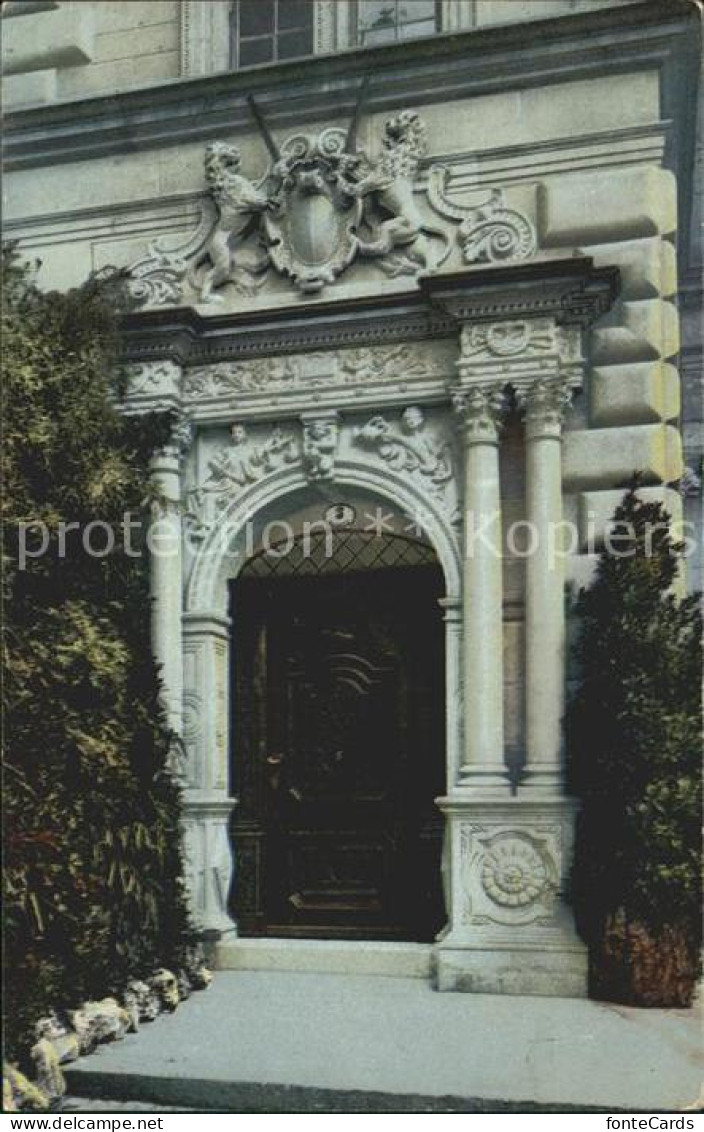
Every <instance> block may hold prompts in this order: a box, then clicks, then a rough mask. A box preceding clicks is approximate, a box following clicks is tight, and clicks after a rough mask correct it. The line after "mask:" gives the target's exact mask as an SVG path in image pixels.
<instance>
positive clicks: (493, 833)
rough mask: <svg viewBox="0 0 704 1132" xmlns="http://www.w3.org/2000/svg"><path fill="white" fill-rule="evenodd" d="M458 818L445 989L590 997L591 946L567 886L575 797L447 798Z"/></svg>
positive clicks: (438, 961) (453, 834) (440, 948)
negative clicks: (567, 899) (579, 929)
mask: <svg viewBox="0 0 704 1132" xmlns="http://www.w3.org/2000/svg"><path fill="white" fill-rule="evenodd" d="M438 805H439V806H440V809H441V810H442V811H443V813H444V814H445V815H446V818H447V821H448V823H449V829H448V841H447V853H448V856H449V876H450V885H451V893H450V902H451V908H452V923H451V926H450V930H449V931H448V932H447V933H446V934H445V936H444V937H443V939H442V940H441V941H440V942H439V943H438V944H437V945H436V949H435V982H436V986H437V989H438V990H443V991H447V990H457V991H474V992H476V993H479V994H531V995H532V994H537V995H559V996H565V997H583V996H584V995H586V990H587V953H586V949H585V947H584V944H583V943H582V942H581V941H580V940H579V938H578V937H577V935H576V932H575V929H574V926H573V921H572V914H571V911H570V909H569V907H568V906H567V905H566V904H565V903H564V900H563V893H564V889H565V885H566V882H567V877H568V875H569V867H570V859H571V852H572V830H573V825H574V807H573V804H572V803H571V802H570V801H569V800H568V799H564V798H554V799H552V800H550V799H547V798H546V799H541V800H540V801H538V800H533V799H529V798H526V797H523V798H521V799H520V800H519V799H518V798H512V797H507V798H506V799H505V800H504V801H497V800H487V801H484V802H479V801H473V802H462V801H459V800H455V799H451V798H441V799H438Z"/></svg>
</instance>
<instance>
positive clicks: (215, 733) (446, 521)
mask: <svg viewBox="0 0 704 1132" xmlns="http://www.w3.org/2000/svg"><path fill="white" fill-rule="evenodd" d="M332 482H333V483H334V485H335V486H337V487H340V488H348V489H351V490H352V491H359V492H362V493H365V494H367V495H370V496H372V497H375V498H376V499H378V500H379V502H380V503H382V504H383V503H385V502H386V503H388V504H389V505H390V506H393V507H394V508H395V509H397V510H398V511H401V512H403V513H406V514H410V515H413V516H415V515H422V516H423V523H422V528H423V530H424V532H425V535H426V538H427V540H428V542H429V543H430V545H431V546H432V548H433V550H434V551H435V554H436V556H437V559H438V562H439V564H440V567H441V569H442V571H443V574H444V578H445V593H446V596H445V597H444V598H443V599H442V600H441V605H442V606H443V609H444V620H445V630H446V632H445V658H446V662H445V677H446V678H445V687H446V713H445V714H446V731H445V733H446V777H447V783H448V786H449V784H450V783H452V782H454V780H455V778H456V775H457V772H458V767H459V762H460V751H461V746H462V723H461V695H462V693H461V636H460V629H461V626H460V600H461V579H462V570H461V558H460V545H459V539H458V533H457V529H456V528H455V527H454V526H453V523H452V518H451V516H449V515H448V514H447V513H446V512H445V511H444V510H443V508H442V506H441V505H439V504H438V503H437V502H436V501H434V500H433V499H432V497H430V496H429V495H428V493H427V491H426V490H424V486H423V485H422V484H416V483H415V482H414V481H413V479H412V478H411V477H408V476H407V477H406V478H405V479H404V477H402V476H401V475H399V474H397V473H394V472H393V471H391V470H389V469H387V468H375V467H374V466H373V465H370V464H368V463H365V462H364V461H361V460H352V459H338V460H337V461H336V465H335V477H334V481H332ZM311 490H312V489H311V485H310V484H309V481H308V480H307V478H306V476H305V475H304V472H303V469H302V468H301V467H300V465H296V466H294V467H286V468H281V469H279V470H277V471H275V472H272V473H271V474H269V475H267V476H266V477H263V478H262V479H261V480H259V481H258V482H257V483H255V484H252V485H250V486H249V487H247V488H246V489H244V490H242V491H240V492H238V493H237V495H236V496H235V497H234V498H233V499H232V501H231V503H230V504H229V505H228V506H227V507H226V508H225V509H224V510H223V512H222V514H221V515H220V516H219V518H218V520H217V522H216V523H215V524H214V525H213V527H212V528H211V529H210V530H209V532H208V534H207V537H206V538H205V539H204V540H203V542H202V543H201V544H200V546H199V549H198V551H197V553H196V554H195V556H194V560H193V565H192V568H191V571H190V577H189V580H188V583H187V585H186V587H185V592H184V602H183V616H182V633H183V640H182V650H183V657H184V699H185V702H187V703H193V704H194V705H197V707H196V714H197V716H198V718H197V720H195V721H192V722H193V724H194V725H193V726H191V727H190V728H189V740H190V741H187V748H188V757H187V764H188V765H187V770H186V774H185V782H184V785H185V787H186V792H185V798H184V800H185V821H184V834H185V839H186V844H187V845H188V846H190V850H189V854H188V855H187V856H188V860H187V873H188V875H189V888H190V890H191V892H192V893H193V910H194V913H195V915H196V918H197V920H198V921H199V922H200V923H201V924H202V925H203V926H205V927H208V928H212V929H216V930H217V931H219V932H225V933H230V932H232V931H236V926H235V924H234V923H233V922H232V920H231V919H230V916H229V913H228V910H227V907H228V902H227V893H228V891H229V889H230V886H231V879H232V875H233V867H234V870H236V869H237V862H236V861H235V860H233V857H232V853H231V845H230V841H229V836H228V832H227V831H228V823H229V820H230V814H231V810H232V806H233V799H232V798H231V797H230V791H229V785H228V773H227V767H228V764H229V757H230V755H229V752H230V745H231V737H230V719H229V691H228V689H229V678H228V671H229V665H230V645H231V638H230V622H229V616H228V582H229V581H230V580H231V579H232V578H234V577H236V576H237V574H238V573H239V570H240V569H241V567H242V566H243V564H244V562H245V561H246V556H245V554H244V553H240V554H239V555H238V556H237V557H235V556H234V554H233V552H234V551H236V550H237V549H238V547H237V543H238V540H240V542H241V541H242V540H243V538H244V531H245V529H246V524H247V522H248V520H250V519H256V517H257V516H263V515H265V514H267V513H268V514H273V513H275V511H276V509H277V508H278V509H279V514H280V516H281V517H285V516H286V514H287V511H286V508H287V507H289V505H290V503H291V502H292V501H293V500H295V498H296V496H301V495H303V493H305V492H306V491H308V492H311ZM189 861H190V864H189Z"/></svg>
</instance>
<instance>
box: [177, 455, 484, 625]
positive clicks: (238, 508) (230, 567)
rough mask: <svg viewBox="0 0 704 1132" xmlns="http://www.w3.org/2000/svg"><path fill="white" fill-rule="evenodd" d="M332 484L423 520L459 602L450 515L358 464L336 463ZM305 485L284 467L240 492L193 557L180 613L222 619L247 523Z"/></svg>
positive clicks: (397, 480) (298, 473) (404, 483)
mask: <svg viewBox="0 0 704 1132" xmlns="http://www.w3.org/2000/svg"><path fill="white" fill-rule="evenodd" d="M334 483H335V484H336V485H338V486H340V487H347V488H352V489H357V490H362V491H365V492H368V493H369V494H370V495H372V496H375V497H377V498H378V499H379V501H380V502H384V501H386V502H388V503H389V504H390V505H392V506H393V507H395V508H398V509H399V510H401V511H402V512H404V513H406V514H409V515H418V516H422V518H423V523H422V526H423V529H424V530H425V533H426V536H427V538H428V541H429V542H430V544H431V545H432V547H433V549H434V550H435V553H436V555H437V557H438V561H439V563H440V566H441V568H442V570H443V574H444V576H445V587H446V595H447V600H449V601H458V600H459V597H460V593H461V577H462V572H461V560H460V548H459V544H458V538H457V533H456V530H455V529H454V527H453V525H452V522H451V521H450V520H449V519H448V516H447V515H446V514H444V513H443V511H442V510H441V508H440V507H439V506H438V505H437V503H435V502H434V501H433V500H432V499H431V498H429V496H428V495H427V493H426V492H425V491H424V490H423V487H421V486H417V485H416V484H415V483H413V482H411V481H409V480H408V478H406V479H404V478H403V477H401V476H399V475H397V474H395V473H393V472H390V471H389V470H388V469H383V470H379V469H376V468H374V467H371V466H369V465H368V464H366V463H363V462H361V461H359V462H358V461H352V460H344V461H343V460H339V461H338V462H337V465H336V469H335V479H334ZM308 488H309V483H308V481H307V479H306V477H305V475H304V474H303V471H302V470H301V469H300V468H284V469H280V470H279V471H276V472H273V473H271V474H270V475H268V476H267V477H265V478H264V479H262V480H260V481H258V482H257V483H255V484H252V485H251V486H250V487H248V488H246V489H245V490H243V491H242V492H240V493H239V494H238V495H237V496H236V498H234V499H233V500H232V502H231V503H230V504H229V505H228V506H227V507H226V508H225V509H224V510H223V512H222V514H221V515H220V517H219V518H218V520H217V522H216V523H215V524H214V525H213V527H212V528H211V530H210V531H209V532H208V535H207V537H206V539H205V540H204V541H203V543H202V545H201V547H200V548H199V550H198V553H197V554H196V556H195V560H194V563H193V568H192V570H191V576H190V579H189V582H188V585H187V588H186V593H185V601H184V611H185V612H186V613H187V614H188V613H195V612H200V611H208V612H210V613H218V614H219V615H221V616H222V615H224V613H225V610H226V603H227V596H226V588H227V582H228V580H230V579H231V578H233V577H236V576H237V574H238V572H239V569H241V567H242V565H243V563H244V561H245V555H244V553H243V552H242V551H243V542H244V536H243V532H244V529H245V526H246V524H247V522H248V521H256V520H257V519H258V518H261V516H262V515H264V514H265V513H266V512H267V511H268V510H271V509H272V508H273V507H276V506H281V505H282V504H283V503H284V501H285V500H286V499H288V498H291V497H293V496H295V495H296V494H298V493H302V492H305V491H306V489H308Z"/></svg>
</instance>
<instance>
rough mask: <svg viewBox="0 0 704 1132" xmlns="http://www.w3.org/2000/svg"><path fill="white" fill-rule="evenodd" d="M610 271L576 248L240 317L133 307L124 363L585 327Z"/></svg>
mask: <svg viewBox="0 0 704 1132" xmlns="http://www.w3.org/2000/svg"><path fill="white" fill-rule="evenodd" d="M617 286H618V269H616V268H595V267H594V265H593V261H592V260H591V259H590V258H588V257H584V256H574V257H557V258H553V259H536V260H533V261H531V262H528V263H516V264H506V265H502V266H499V265H496V266H493V267H487V268H469V269H467V270H466V271H462V272H457V273H453V274H450V275H444V276H443V275H439V276H431V277H428V278H426V279H423V280H421V281H420V284H419V287H418V290H417V291H416V292H415V293H412V294H410V295H409V294H408V292H405V293H399V294H396V295H385V296H369V297H366V298H364V299H361V300H360V299H355V300H349V299H347V300H344V299H343V300H338V301H337V302H326V303H316V304H314V305H307V306H305V307H302V306H300V305H295V306H289V307H285V308H279V309H274V310H268V311H262V312H261V314H253V313H252V312H248V313H243V314H241V315H236V314H234V315H233V314H230V315H211V316H208V317H207V318H206V317H203V316H202V315H200V314H199V313H198V312H197V311H196V310H195V309H194V308H192V307H179V308H175V309H157V310H151V311H138V312H135V313H133V314H131V315H129V316H128V317H127V318H126V319H125V321H124V328H123V329H124V342H125V358H126V360H127V361H129V362H133V363H139V362H149V361H160V360H170V361H172V362H175V363H176V364H177V365H180V366H189V367H192V366H208V365H213V364H217V363H219V362H241V361H245V360H246V359H248V358H257V357H270V356H275V355H284V356H290V355H292V354H295V353H306V352H308V351H313V350H318V351H323V350H340V349H345V348H347V347H355V346H373V345H379V344H384V343H388V344H390V343H395V342H413V341H425V340H428V339H442V338H444V339H448V338H451V339H457V335H458V330H459V328H460V326H461V325H462V324H463V323H467V322H481V321H484V322H487V321H491V322H494V323H495V322H501V321H502V320H506V321H512V320H513V321H515V320H517V319H518V320H521V319H535V318H542V319H545V318H546V317H548V318H551V319H554V321H555V323H557V324H562V325H565V326H568V327H569V326H576V327H580V326H587V325H589V323H590V322H591V321H593V320H594V319H595V318H597V317H598V316H599V315H600V314H602V313H604V312H605V311H606V310H608V308H609V307H610V305H611V303H612V302H613V300H614V298H615V296H616V292H617Z"/></svg>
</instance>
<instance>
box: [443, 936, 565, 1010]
mask: <svg viewBox="0 0 704 1132" xmlns="http://www.w3.org/2000/svg"><path fill="white" fill-rule="evenodd" d="M433 959H434V963H433V966H434V983H435V988H436V990H439V991H465V992H469V993H473V994H526V995H552V996H556V997H559V998H585V997H586V994H587V953H586V950H585V949H584V948H579V949H577V950H574V951H570V950H567V949H563V950H560V951H554V952H546V951H544V950H543V949H542V948H535V947H533V948H528V947H522V948H507V949H505V950H500V949H498V948H496V949H490V948H453V947H450V946H447V945H444V946H440V947H438V948H437V949H436V952H435V955H434V957H433Z"/></svg>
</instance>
